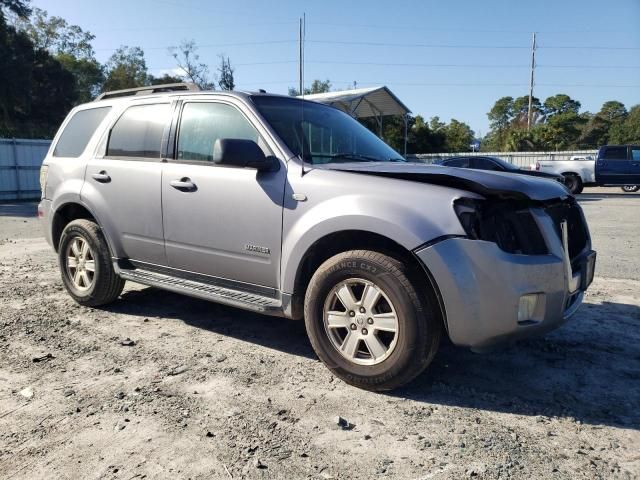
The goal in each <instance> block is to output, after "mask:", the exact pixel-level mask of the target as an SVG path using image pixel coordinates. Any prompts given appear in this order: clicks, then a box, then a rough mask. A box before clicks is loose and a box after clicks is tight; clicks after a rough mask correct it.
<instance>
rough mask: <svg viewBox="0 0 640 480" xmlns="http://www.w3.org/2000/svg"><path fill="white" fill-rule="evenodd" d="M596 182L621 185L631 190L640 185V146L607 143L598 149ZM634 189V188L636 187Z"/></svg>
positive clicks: (605, 184) (604, 184)
mask: <svg viewBox="0 0 640 480" xmlns="http://www.w3.org/2000/svg"><path fill="white" fill-rule="evenodd" d="M595 174H596V183H597V184H598V185H602V186H609V185H619V186H622V187H623V189H624V188H628V189H629V191H635V190H637V186H638V185H640V146H638V145H605V146H604V147H600V150H598V156H597V158H596V166H595ZM634 187H635V189H633V190H632V188H634Z"/></svg>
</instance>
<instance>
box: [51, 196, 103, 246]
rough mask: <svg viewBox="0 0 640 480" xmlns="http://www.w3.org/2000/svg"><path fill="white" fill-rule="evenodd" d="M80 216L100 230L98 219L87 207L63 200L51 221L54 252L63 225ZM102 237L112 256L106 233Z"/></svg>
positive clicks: (63, 227)
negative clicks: (90, 221)
mask: <svg viewBox="0 0 640 480" xmlns="http://www.w3.org/2000/svg"><path fill="white" fill-rule="evenodd" d="M81 218H82V219H86V220H92V221H93V222H95V223H96V224H97V225H98V227H100V229H101V230H102V225H101V224H100V221H99V220H98V218H97V217H96V215H95V214H94V213H93V212H92V211H91V209H90V208H89V207H87V206H86V205H84V204H82V203H80V202H77V201H69V202H65V203H63V204H61V205H60V206H58V207H57V208H56V209H55V211H54V213H53V216H52V221H51V240H52V243H53V248H54V250H55V251H56V252H57V251H58V246H59V243H60V237H62V232H63V231H64V229H65V227H66V226H67V225H68V224H69V223H71V222H72V221H74V220H78V219H81ZM104 237H105V241H106V242H107V245H108V247H109V254H110V255H111V256H113V255H112V254H113V247H112V245H111V243H110V241H109V239H108V238H107V237H106V235H105V236H104Z"/></svg>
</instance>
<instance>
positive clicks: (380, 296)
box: [323, 278, 398, 365]
mask: <svg viewBox="0 0 640 480" xmlns="http://www.w3.org/2000/svg"><path fill="white" fill-rule="evenodd" d="M323 321H324V327H325V331H326V333H327V335H328V337H329V340H330V341H331V344H332V345H333V347H334V348H335V349H336V350H337V351H338V352H339V353H340V355H342V356H343V357H344V358H346V359H347V360H349V361H350V362H353V363H356V364H359V365H376V364H378V363H380V362H383V361H384V360H385V359H387V358H388V357H389V355H391V353H392V352H393V350H394V349H395V347H396V343H397V339H398V317H397V314H396V309H395V307H394V306H393V304H392V303H391V300H390V299H389V297H388V296H387V295H386V294H385V292H384V291H383V290H382V289H381V288H380V287H379V286H377V285H376V284H374V283H373V282H371V281H369V280H365V279H362V278H351V279H348V280H345V281H343V282H340V283H339V284H337V285H335V286H334V287H333V288H332V289H331V291H330V292H329V295H328V296H327V299H326V301H325V304H324V310H323Z"/></svg>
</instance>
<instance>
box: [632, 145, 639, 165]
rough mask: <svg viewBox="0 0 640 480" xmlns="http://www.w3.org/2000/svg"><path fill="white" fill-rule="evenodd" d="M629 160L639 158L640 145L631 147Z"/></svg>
mask: <svg viewBox="0 0 640 480" xmlns="http://www.w3.org/2000/svg"><path fill="white" fill-rule="evenodd" d="M631 160H633V161H634V162H637V161H638V160H640V147H631Z"/></svg>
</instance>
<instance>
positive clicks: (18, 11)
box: [0, 0, 31, 18]
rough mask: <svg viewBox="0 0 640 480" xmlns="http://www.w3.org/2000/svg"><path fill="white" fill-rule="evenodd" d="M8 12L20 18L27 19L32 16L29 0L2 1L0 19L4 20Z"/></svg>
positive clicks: (0, 0) (0, 3)
mask: <svg viewBox="0 0 640 480" xmlns="http://www.w3.org/2000/svg"><path fill="white" fill-rule="evenodd" d="M5 11H8V12H11V13H13V14H14V15H16V16H17V17H18V18H26V17H28V16H29V15H31V8H30V7H29V0H0V17H1V18H4V12H5Z"/></svg>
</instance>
